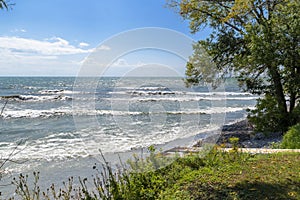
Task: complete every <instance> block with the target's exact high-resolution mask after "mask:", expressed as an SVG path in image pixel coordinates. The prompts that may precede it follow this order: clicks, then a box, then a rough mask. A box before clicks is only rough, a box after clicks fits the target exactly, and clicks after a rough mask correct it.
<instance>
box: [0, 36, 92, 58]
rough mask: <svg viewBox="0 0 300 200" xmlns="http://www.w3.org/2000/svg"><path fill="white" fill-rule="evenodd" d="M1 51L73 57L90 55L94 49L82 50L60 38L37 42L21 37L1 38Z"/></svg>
mask: <svg viewBox="0 0 300 200" xmlns="http://www.w3.org/2000/svg"><path fill="white" fill-rule="evenodd" d="M0 49H9V50H11V51H12V52H17V53H29V54H40V55H71V54H83V53H90V52H91V51H92V50H93V49H87V50H84V49H81V48H77V47H75V46H73V45H70V44H69V42H68V41H67V40H64V39H62V38H59V37H55V38H51V39H50V40H44V41H40V40H35V39H27V38H19V37H0Z"/></svg>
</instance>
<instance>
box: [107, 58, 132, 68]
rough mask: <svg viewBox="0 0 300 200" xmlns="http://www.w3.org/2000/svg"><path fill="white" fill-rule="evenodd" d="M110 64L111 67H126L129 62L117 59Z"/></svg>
mask: <svg viewBox="0 0 300 200" xmlns="http://www.w3.org/2000/svg"><path fill="white" fill-rule="evenodd" d="M111 66H113V67H128V66H129V64H128V62H127V61H126V60H125V59H118V60H117V61H116V62H114V63H113V64H112V65H111Z"/></svg>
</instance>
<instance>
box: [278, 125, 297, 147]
mask: <svg viewBox="0 0 300 200" xmlns="http://www.w3.org/2000/svg"><path fill="white" fill-rule="evenodd" d="M281 148H284V149H300V123H299V124H297V125H295V126H292V127H291V128H290V129H289V130H288V132H286V134H285V135H284V136H283V140H282V143H281Z"/></svg>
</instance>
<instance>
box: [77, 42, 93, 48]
mask: <svg viewBox="0 0 300 200" xmlns="http://www.w3.org/2000/svg"><path fill="white" fill-rule="evenodd" d="M88 46H90V45H89V44H88V43H85V42H80V43H79V47H88Z"/></svg>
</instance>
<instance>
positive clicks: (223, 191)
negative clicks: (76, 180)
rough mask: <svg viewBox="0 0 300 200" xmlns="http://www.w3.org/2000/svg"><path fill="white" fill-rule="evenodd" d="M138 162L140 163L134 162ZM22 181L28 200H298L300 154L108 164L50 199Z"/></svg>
mask: <svg viewBox="0 0 300 200" xmlns="http://www.w3.org/2000/svg"><path fill="white" fill-rule="evenodd" d="M135 162H140V161H138V160H135V161H132V162H130V163H131V165H132V164H134V163H135ZM153 163H155V164H157V163H158V162H157V161H153V157H152V159H150V160H148V161H147V165H152V164H153ZM134 165H135V166H138V165H137V163H135V164H134ZM143 166H144V165H143ZM36 175H37V174H35V178H34V180H36V181H38V178H36ZM20 180H21V182H20V181H18V180H17V179H15V182H14V184H15V185H16V186H17V190H20V183H22V184H21V186H22V187H21V188H23V191H25V193H24V192H23V193H21V192H19V194H20V195H19V197H20V198H21V199H28V200H29V199H53V198H51V197H50V196H51V195H52V196H53V193H55V195H56V196H55V198H54V199H73V198H79V197H80V199H300V154H299V153H278V154H265V155H263V154H259V155H250V154H245V153H239V152H237V151H235V150H233V151H232V152H227V153H225V152H221V151H218V150H216V149H213V150H212V151H211V152H210V153H208V154H207V155H206V156H205V157H203V154H190V155H187V156H185V157H183V158H178V159H176V161H174V162H173V163H172V164H170V165H168V166H166V167H164V168H160V169H158V170H154V171H144V172H140V171H139V172H136V171H128V170H124V169H121V170H118V171H113V170H112V168H111V167H110V166H109V165H108V164H106V165H104V166H103V169H102V170H98V172H97V173H96V175H95V177H94V179H92V180H88V179H86V178H85V179H82V180H80V182H81V186H80V187H78V186H77V188H75V187H74V186H72V181H69V183H68V184H66V186H65V189H60V190H58V192H56V191H54V190H55V189H54V186H53V187H52V188H50V190H48V192H47V196H44V195H43V193H42V192H40V191H39V188H38V186H37V184H33V185H34V186H35V187H34V188H31V189H27V188H26V187H25V185H26V182H24V176H23V179H20ZM69 180H70V179H69ZM90 183H94V187H91V186H90V185H91V184H90ZM86 185H89V187H87V186H86ZM24 188H26V189H25V190H24ZM34 190H35V191H34ZM27 191H28V193H27V196H26V192H27ZM37 193H39V194H37ZM60 193H61V194H62V195H60ZM22 195H23V196H22ZM30 195H31V196H30ZM32 197H34V198H32ZM37 197H38V198H37ZM46 197H47V198H46Z"/></svg>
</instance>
